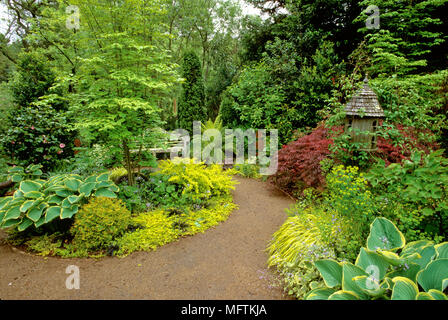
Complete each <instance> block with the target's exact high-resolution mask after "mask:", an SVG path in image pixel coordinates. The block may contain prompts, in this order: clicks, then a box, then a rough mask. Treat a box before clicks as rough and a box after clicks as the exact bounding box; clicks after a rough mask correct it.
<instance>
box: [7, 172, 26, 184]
mask: <svg viewBox="0 0 448 320" xmlns="http://www.w3.org/2000/svg"><path fill="white" fill-rule="evenodd" d="M10 177H11V181H12V182H14V183H19V182H20V181H22V180H23V176H22V175H20V174H13V175H11V176H10Z"/></svg>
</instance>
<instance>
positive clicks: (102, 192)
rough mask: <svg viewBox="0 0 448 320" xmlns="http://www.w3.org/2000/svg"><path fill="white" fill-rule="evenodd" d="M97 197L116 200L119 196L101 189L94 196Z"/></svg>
mask: <svg viewBox="0 0 448 320" xmlns="http://www.w3.org/2000/svg"><path fill="white" fill-rule="evenodd" d="M94 196H95V197H106V198H116V197H117V195H116V194H115V192H112V191H110V190H109V189H100V190H97V191H96V192H95V194H94Z"/></svg>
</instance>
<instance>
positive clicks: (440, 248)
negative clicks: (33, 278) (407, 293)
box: [0, 206, 448, 259]
mask: <svg viewBox="0 0 448 320" xmlns="http://www.w3.org/2000/svg"><path fill="white" fill-rule="evenodd" d="M0 209H1V206H0ZM435 248H436V251H437V259H448V242H444V243H441V244H438V245H436V247H435Z"/></svg>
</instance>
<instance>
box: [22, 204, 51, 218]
mask: <svg viewBox="0 0 448 320" xmlns="http://www.w3.org/2000/svg"><path fill="white" fill-rule="evenodd" d="M45 208H47V205H46V204H45V203H41V204H40V205H39V206H37V207H36V208H34V209H31V210H30V212H28V214H27V217H28V218H29V219H31V220H32V221H34V222H35V223H36V222H38V221H39V219H40V218H41V217H42V214H43V212H44V210H45Z"/></svg>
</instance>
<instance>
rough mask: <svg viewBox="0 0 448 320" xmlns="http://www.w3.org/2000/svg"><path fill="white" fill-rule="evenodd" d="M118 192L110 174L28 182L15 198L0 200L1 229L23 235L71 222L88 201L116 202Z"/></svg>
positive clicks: (20, 188) (22, 183)
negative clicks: (54, 223)
mask: <svg viewBox="0 0 448 320" xmlns="http://www.w3.org/2000/svg"><path fill="white" fill-rule="evenodd" d="M118 191H119V188H118V187H117V186H116V185H115V184H114V183H113V182H112V181H111V180H110V179H109V174H108V173H105V174H102V175H99V176H90V177H88V178H87V179H83V178H82V177H80V176H78V175H66V174H64V175H57V176H54V177H51V178H50V179H49V180H25V181H22V182H20V186H19V189H18V190H17V191H16V192H15V193H14V195H13V196H11V197H5V198H0V228H9V227H16V228H17V230H18V231H24V230H26V229H28V228H29V227H31V226H32V225H34V226H35V227H36V228H39V227H41V226H43V225H44V224H46V223H49V222H51V221H53V220H55V219H57V218H59V219H71V218H73V216H74V215H75V214H76V213H77V212H78V209H79V207H80V206H81V205H82V204H83V203H85V202H86V200H87V199H88V198H89V197H91V196H95V197H108V198H116V197H117V196H116V194H115V193H116V192H118Z"/></svg>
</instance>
